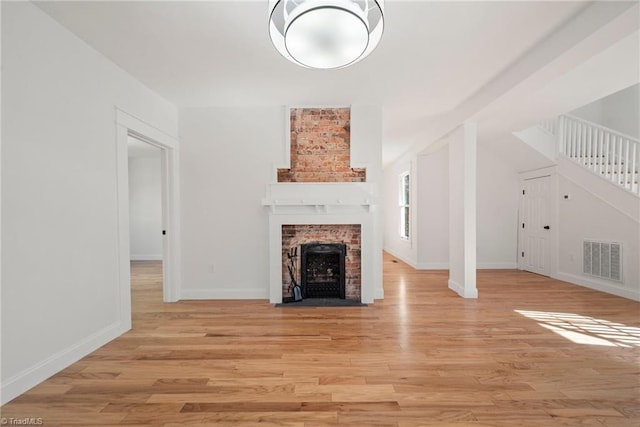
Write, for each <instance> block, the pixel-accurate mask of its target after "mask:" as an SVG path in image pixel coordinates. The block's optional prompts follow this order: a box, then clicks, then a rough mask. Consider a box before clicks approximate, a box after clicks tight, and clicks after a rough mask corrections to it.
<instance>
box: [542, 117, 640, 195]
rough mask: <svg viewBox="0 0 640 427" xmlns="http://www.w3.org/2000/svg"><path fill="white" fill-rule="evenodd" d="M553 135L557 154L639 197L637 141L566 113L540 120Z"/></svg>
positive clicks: (639, 162) (639, 165) (639, 156)
mask: <svg viewBox="0 0 640 427" xmlns="http://www.w3.org/2000/svg"><path fill="white" fill-rule="evenodd" d="M539 127H540V128H542V129H543V130H544V131H545V132H547V133H548V134H550V135H553V136H554V137H555V139H556V141H557V144H558V154H559V155H560V156H564V157H565V158H567V159H568V160H570V161H572V162H574V163H577V164H579V165H581V166H583V167H585V168H587V169H588V170H590V171H591V172H593V173H595V174H597V175H599V176H601V177H602V178H604V179H606V180H608V181H610V182H612V183H613V184H615V185H617V186H619V187H621V188H623V189H624V190H626V191H628V192H630V193H632V194H634V195H635V196H637V197H640V186H639V185H638V180H639V175H640V174H639V173H638V169H640V141H638V139H636V138H633V137H631V136H628V135H624V134H622V133H620V132H616V131H614V130H613V129H609V128H606V127H604V126H600V125H598V124H595V123H592V122H589V121H587V120H583V119H580V118H578V117H573V116H569V115H563V116H560V117H558V118H557V119H550V120H545V121H543V122H542V123H540V124H539Z"/></svg>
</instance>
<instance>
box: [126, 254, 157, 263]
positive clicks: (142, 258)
mask: <svg viewBox="0 0 640 427" xmlns="http://www.w3.org/2000/svg"><path fill="white" fill-rule="evenodd" d="M129 258H130V259H131V261H162V254H160V255H144V254H141V255H134V254H131V255H130V256H129Z"/></svg>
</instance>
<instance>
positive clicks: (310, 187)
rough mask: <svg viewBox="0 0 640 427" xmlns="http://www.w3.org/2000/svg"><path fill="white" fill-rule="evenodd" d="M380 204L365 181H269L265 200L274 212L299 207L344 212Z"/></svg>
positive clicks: (370, 208) (307, 210)
mask: <svg viewBox="0 0 640 427" xmlns="http://www.w3.org/2000/svg"><path fill="white" fill-rule="evenodd" d="M378 203H379V200H378V197H377V195H376V194H374V192H373V191H372V186H371V184H369V183H366V182H313V183H306V182H286V183H270V184H268V185H267V195H266V197H264V198H263V199H262V204H263V205H264V206H270V207H271V211H272V213H276V211H281V212H283V213H290V212H292V208H296V207H297V208H300V209H303V211H302V213H304V212H309V213H312V212H313V211H315V212H318V213H323V212H324V213H328V212H344V211H348V210H353V208H356V209H358V208H360V209H365V210H368V211H371V210H372V209H373V207H374V206H375V205H377V204H378ZM356 212H357V210H356Z"/></svg>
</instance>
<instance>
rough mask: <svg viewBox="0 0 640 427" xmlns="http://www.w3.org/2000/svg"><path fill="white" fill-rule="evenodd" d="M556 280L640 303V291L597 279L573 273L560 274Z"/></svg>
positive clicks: (556, 276) (556, 275)
mask: <svg viewBox="0 0 640 427" xmlns="http://www.w3.org/2000/svg"><path fill="white" fill-rule="evenodd" d="M553 278H554V279H558V280H562V281H564V282H569V283H572V284H574V285H579V286H584V287H585V288H589V289H593V290H596V291H600V292H605V293H608V294H612V295H616V296H619V297H622V298H627V299H631V300H634V301H640V289H628V288H623V287H622V286H620V285H616V284H613V283H608V282H605V281H603V280H598V279H596V278H590V277H583V276H578V275H575V274H571V273H561V272H558V273H556V274H555V275H554V276H553Z"/></svg>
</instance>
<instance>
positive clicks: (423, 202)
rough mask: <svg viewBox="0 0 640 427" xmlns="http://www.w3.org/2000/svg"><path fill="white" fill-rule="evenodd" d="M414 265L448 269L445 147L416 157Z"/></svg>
mask: <svg viewBox="0 0 640 427" xmlns="http://www.w3.org/2000/svg"><path fill="white" fill-rule="evenodd" d="M417 185H418V195H417V199H418V200H417V202H418V222H419V227H418V235H417V239H418V268H424V269H447V268H449V146H445V147H444V148H441V149H440V150H438V151H436V152H435V153H432V154H430V155H428V156H419V157H418V176H417Z"/></svg>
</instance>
